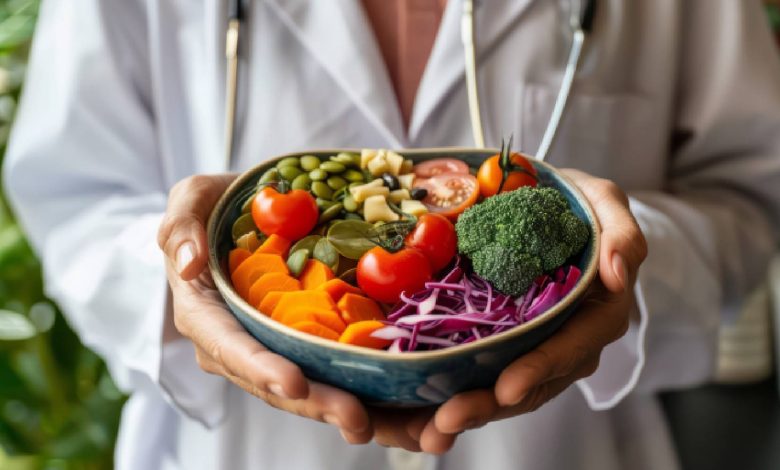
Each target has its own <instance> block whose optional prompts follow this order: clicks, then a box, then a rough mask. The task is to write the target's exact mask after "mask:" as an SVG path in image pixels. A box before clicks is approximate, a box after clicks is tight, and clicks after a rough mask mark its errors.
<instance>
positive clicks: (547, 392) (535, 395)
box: [493, 376, 577, 421]
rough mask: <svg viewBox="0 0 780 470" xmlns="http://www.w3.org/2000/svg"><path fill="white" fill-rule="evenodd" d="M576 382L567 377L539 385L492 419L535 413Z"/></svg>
mask: <svg viewBox="0 0 780 470" xmlns="http://www.w3.org/2000/svg"><path fill="white" fill-rule="evenodd" d="M576 380H577V379H576V378H575V377H574V376H567V377H559V378H557V379H553V380H551V381H549V382H545V383H543V384H540V385H539V386H537V387H535V388H534V389H532V390H531V391H530V393H528V395H527V396H526V397H525V398H524V399H523V400H522V401H521V402H520V403H518V404H516V405H514V406H510V407H504V408H500V409H499V410H498V412H497V413H496V415H495V416H494V418H493V419H494V420H495V421H498V420H502V419H506V418H511V417H514V416H517V415H521V414H524V413H531V412H533V411H536V410H538V409H539V408H541V407H542V405H544V404H545V403H547V402H548V401H550V400H552V399H553V398H555V397H557V396H558V395H560V394H561V393H562V392H563V391H564V390H566V389H567V388H568V387H570V386H571V384H573V383H574V382H575V381H576Z"/></svg>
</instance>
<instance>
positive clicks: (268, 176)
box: [257, 168, 279, 184]
mask: <svg viewBox="0 0 780 470" xmlns="http://www.w3.org/2000/svg"><path fill="white" fill-rule="evenodd" d="M274 181H279V170H277V169H276V168H271V169H270V170H268V171H266V172H265V173H263V176H261V177H260V180H259V181H258V182H257V184H265V183H272V182H274Z"/></svg>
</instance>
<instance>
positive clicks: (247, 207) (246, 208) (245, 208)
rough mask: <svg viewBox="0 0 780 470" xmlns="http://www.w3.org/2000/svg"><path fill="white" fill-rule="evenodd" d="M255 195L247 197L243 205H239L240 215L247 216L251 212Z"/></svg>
mask: <svg viewBox="0 0 780 470" xmlns="http://www.w3.org/2000/svg"><path fill="white" fill-rule="evenodd" d="M256 194H257V193H252V194H250V195H249V196H247V198H246V200H245V201H244V204H242V205H241V213H242V214H249V213H250V212H252V201H254V200H255V195H256Z"/></svg>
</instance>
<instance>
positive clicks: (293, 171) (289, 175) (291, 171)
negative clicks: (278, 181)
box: [279, 166, 303, 181]
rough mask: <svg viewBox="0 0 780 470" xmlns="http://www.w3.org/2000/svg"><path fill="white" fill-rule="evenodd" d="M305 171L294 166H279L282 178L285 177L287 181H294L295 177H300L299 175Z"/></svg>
mask: <svg viewBox="0 0 780 470" xmlns="http://www.w3.org/2000/svg"><path fill="white" fill-rule="evenodd" d="M302 173H303V172H302V171H301V170H300V169H299V168H298V167H294V166H283V167H281V168H279V174H280V175H282V178H284V179H285V180H287V181H292V180H294V179H295V178H297V177H298V175H300V174H302Z"/></svg>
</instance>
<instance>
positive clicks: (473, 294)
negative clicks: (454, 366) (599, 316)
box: [372, 259, 581, 352]
mask: <svg viewBox="0 0 780 470" xmlns="http://www.w3.org/2000/svg"><path fill="white" fill-rule="evenodd" d="M580 275H581V272H580V270H579V269H578V268H577V267H576V266H573V265H572V266H567V267H561V268H558V269H557V270H556V271H555V273H554V274H553V275H552V276H549V275H543V276H540V277H539V278H538V279H536V281H534V283H533V284H532V285H531V287H530V288H529V289H528V292H526V293H525V295H523V296H521V297H511V296H508V295H504V294H502V293H501V292H498V291H496V290H495V289H493V286H491V285H490V283H489V282H487V281H486V280H484V279H482V278H481V277H479V276H478V275H476V274H474V273H473V272H471V270H470V269H468V266H466V264H465V261H463V260H461V259H458V260H456V262H455V264H454V266H453V268H452V269H451V270H450V271H449V272H448V273H447V274H445V275H444V276H443V277H442V278H441V279H439V280H438V281H434V282H428V283H426V284H425V289H423V290H421V291H419V292H415V293H414V294H412V295H411V296H407V295H405V294H402V295H401V300H400V301H399V302H398V303H397V304H396V305H395V307H393V309H392V310H391V311H390V313H389V314H388V315H387V321H386V322H385V323H387V326H386V327H384V328H381V329H379V330H377V331H375V332H374V333H373V334H372V336H374V337H377V338H382V339H387V340H392V341H393V342H392V344H391V345H390V347H389V349H388V351H390V352H408V351H417V350H432V349H442V348H447V347H450V346H455V345H458V344H466V343H470V342H472V341H476V340H478V339H481V338H485V337H488V336H492V335H495V334H498V333H501V332H503V331H506V330H508V329H510V328H513V327H515V326H517V325H521V324H523V323H525V322H527V321H530V320H533V319H534V318H536V317H538V316H539V315H541V314H542V313H544V312H545V311H547V310H548V309H549V308H550V307H552V306H553V305H555V304H556V303H557V302H558V301H559V300H561V299H562V298H563V297H565V296H566V294H568V293H569V292H570V291H571V290H572V288H574V285H575V284H576V283H577V281H578V280H579V278H580Z"/></svg>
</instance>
